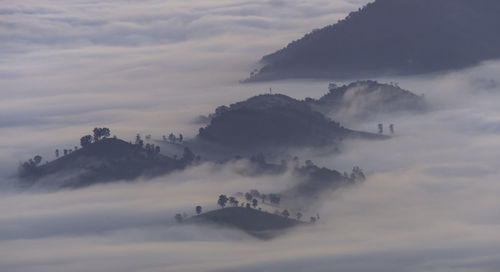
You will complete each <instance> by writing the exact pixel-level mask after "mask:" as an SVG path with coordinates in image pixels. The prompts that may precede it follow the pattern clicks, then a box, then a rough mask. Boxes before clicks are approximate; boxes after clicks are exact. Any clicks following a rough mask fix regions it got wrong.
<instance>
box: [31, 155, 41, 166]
mask: <svg viewBox="0 0 500 272" xmlns="http://www.w3.org/2000/svg"><path fill="white" fill-rule="evenodd" d="M33 161H34V162H35V165H39V164H40V163H41V162H42V156H40V155H36V156H35V157H34V158H33Z"/></svg>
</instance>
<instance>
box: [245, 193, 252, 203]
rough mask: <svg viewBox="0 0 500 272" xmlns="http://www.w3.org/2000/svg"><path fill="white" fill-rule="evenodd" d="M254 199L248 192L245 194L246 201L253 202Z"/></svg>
mask: <svg viewBox="0 0 500 272" xmlns="http://www.w3.org/2000/svg"><path fill="white" fill-rule="evenodd" d="M252 198H253V196H252V194H250V193H248V192H246V193H245V199H246V200H247V201H250V200H252Z"/></svg>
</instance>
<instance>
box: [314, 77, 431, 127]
mask: <svg viewBox="0 0 500 272" xmlns="http://www.w3.org/2000/svg"><path fill="white" fill-rule="evenodd" d="M307 101H308V102H309V103H310V104H311V105H312V106H313V108H314V109H317V110H319V111H321V112H323V113H325V114H329V115H333V116H336V117H338V118H340V119H344V118H357V119H367V118H370V117H372V116H376V115H377V114H381V113H398V112H423V111H425V110H426V109H427V103H426V101H425V99H424V97H423V96H419V95H416V94H414V93H412V92H410V91H408V90H404V89H402V88H400V87H399V86H397V85H392V84H381V83H378V82H376V81H371V80H365V81H357V82H353V83H350V84H349V85H343V86H336V85H334V84H331V85H330V87H329V91H328V93H327V94H325V95H324V96H322V97H321V98H320V99H318V100H314V99H308V100H307Z"/></svg>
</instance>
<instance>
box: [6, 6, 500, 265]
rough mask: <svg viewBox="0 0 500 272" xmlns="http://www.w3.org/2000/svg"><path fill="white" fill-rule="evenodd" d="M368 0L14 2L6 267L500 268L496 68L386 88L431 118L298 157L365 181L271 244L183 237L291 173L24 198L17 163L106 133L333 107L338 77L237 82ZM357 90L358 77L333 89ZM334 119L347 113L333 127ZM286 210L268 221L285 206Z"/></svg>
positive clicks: (121, 185) (209, 169) (9, 36)
mask: <svg viewBox="0 0 500 272" xmlns="http://www.w3.org/2000/svg"><path fill="white" fill-rule="evenodd" d="M368 2H369V1H354V0H352V1H348V0H336V1H327V2H325V1H321V0H314V1H307V3H303V2H301V1H252V2H247V1H167V2H161V1H152V0H151V1H149V0H148V1H141V2H140V3H139V2H137V3H132V2H129V1H103V2H100V3H94V1H78V2H72V3H69V2H64V3H60V2H57V1H56V2H54V1H45V0H44V1H29V0H26V1H22V3H20V2H18V1H7V2H4V3H2V7H1V8H0V41H2V42H1V43H0V84H1V86H2V88H0V95H2V100H1V101H0V148H1V150H2V152H1V154H0V184H1V186H0V190H1V191H0V270H2V271H20V272H25V271H37V272H43V271H51V272H54V271H65V272H67V271H256V270H257V271H258V270H260V271H304V270H306V269H307V270H308V271H337V270H338V271H353V272H354V271H371V272H374V271H409V272H413V271H415V272H417V271H435V272H446V271H468V272H469V271H478V272H486V271H497V270H498V267H500V262H499V261H498V260H500V256H499V254H498V252H500V236H499V235H498V233H499V231H500V215H499V213H498V211H499V210H500V200H499V199H498V195H499V194H500V186H499V184H498V180H500V170H499V169H500V167H499V166H500V165H499V164H500V163H499V161H498V159H497V158H498V157H499V155H500V154H499V153H500V152H499V150H500V141H499V132H500V108H499V107H498V105H497V103H496V101H498V99H499V98H500V86H499V85H498V84H497V77H498V75H499V73H500V63H499V62H497V61H492V62H486V63H482V64H481V65H479V66H477V67H475V68H471V69H467V70H462V71H450V72H446V73H439V74H433V75H426V76H413V77H391V78H387V77H385V78H384V77H382V78H373V80H378V81H379V82H398V84H399V86H401V87H402V88H404V89H407V90H410V91H412V92H414V93H416V94H419V95H420V94H424V96H425V98H426V100H427V101H428V102H429V103H430V110H429V111H428V112H427V113H424V114H403V113H401V114H398V115H380V116H377V117H376V118H375V119H371V120H365V121H356V122H350V121H348V120H346V122H345V123H342V125H344V126H346V127H348V128H351V129H358V130H363V131H369V132H376V129H377V124H378V123H383V124H384V126H385V128H387V126H388V124H391V123H392V124H395V135H394V137H393V138H391V139H390V140H386V141H376V142H373V141H346V142H344V144H343V145H342V146H341V153H340V154H330V153H327V152H322V151H321V150H314V149H301V150H296V151H294V152H295V154H294V155H297V156H299V157H300V158H301V160H302V161H304V160H307V159H310V160H312V161H314V163H316V164H318V165H319V166H322V167H328V168H331V169H336V170H338V171H340V172H343V171H349V170H350V169H352V167H353V166H355V165H358V166H360V167H361V168H362V169H363V170H364V172H365V174H367V180H366V181H365V182H364V183H362V184H358V185H356V186H352V187H348V188H345V189H340V190H337V191H335V192H334V193H333V194H331V195H329V196H328V197H326V198H325V199H322V201H321V202H320V203H318V204H317V205H316V206H314V209H315V210H314V212H313V211H311V212H310V214H306V215H305V216H314V215H315V214H316V213H318V214H319V215H320V216H321V219H320V220H319V221H318V223H317V224H315V225H312V226H307V227H301V228H296V229H293V230H291V231H288V232H287V233H285V234H284V235H281V236H279V237H277V238H276V239H273V240H269V241H262V240H259V239H256V238H255V237H252V236H250V235H248V234H246V233H244V232H241V231H238V230H234V229H225V228H221V227H215V226H212V227H206V226H196V225H189V226H183V225H179V224H176V223H175V221H174V215H175V214H176V213H184V212H185V213H187V214H189V215H193V214H194V213H195V211H194V207H195V206H196V205H201V206H202V207H203V209H204V210H209V209H214V208H216V204H217V202H216V200H217V197H218V195H219V194H222V193H225V194H229V195H230V194H234V193H236V192H245V191H248V190H250V189H259V190H261V191H264V192H278V191H281V190H285V189H287V188H289V186H290V185H291V184H293V178H294V177H291V176H290V174H289V173H285V174H283V175H278V176H260V177H243V176H241V175H239V174H238V173H237V171H236V170H237V169H238V167H239V166H238V165H235V164H228V165H225V166H220V165H214V164H212V163H202V164H200V165H197V166H194V167H192V168H189V169H187V170H185V171H179V172H175V173H172V174H169V175H166V176H161V177H158V178H155V179H153V180H145V179H140V180H138V181H134V182H129V181H128V182H127V181H119V182H114V183H109V184H103V185H94V186H90V187H87V188H83V189H78V190H69V189H67V190H58V191H53V190H44V188H31V189H29V190H20V189H18V188H16V187H15V186H14V184H16V182H17V180H16V178H15V173H16V169H17V166H18V164H19V162H20V161H25V160H27V159H29V158H31V157H33V156H34V155H36V154H40V155H42V156H43V158H44V159H43V160H44V161H45V160H52V159H54V158H55V156H54V150H55V149H56V148H59V149H60V148H65V147H73V146H75V145H78V144H79V142H78V139H79V138H80V137H81V136H82V135H85V134H88V133H89V132H90V131H91V129H92V128H93V127H96V126H107V127H109V128H110V129H111V131H112V132H111V133H112V134H115V135H117V136H118V137H120V138H123V139H126V140H131V139H133V138H134V137H135V134H136V133H141V134H152V136H153V138H154V139H160V137H161V135H165V134H167V133H170V132H175V133H183V134H184V135H186V137H187V138H191V137H194V136H195V135H196V133H197V131H198V128H199V127H200V125H199V124H196V123H195V122H193V120H195V118H196V117H197V116H199V115H206V114H209V113H211V112H213V110H214V109H215V108H216V107H217V106H220V105H228V104H231V103H234V102H237V101H239V100H242V99H246V98H249V97H251V96H253V95H257V94H262V93H267V92H269V88H272V91H273V92H274V93H284V94H286V95H289V96H292V97H294V98H297V99H303V98H306V97H313V98H319V97H320V96H321V95H323V94H325V93H326V92H327V91H328V83H329V82H328V81H316V80H290V81H277V82H269V83H258V84H256V83H254V84H239V83H238V81H239V80H241V79H244V78H245V77H247V76H248V72H249V71H251V70H252V69H253V68H255V67H257V65H258V64H257V63H254V61H255V60H256V59H257V58H258V56H262V55H265V54H267V53H270V52H273V51H274V50H276V49H277V48H280V47H282V46H283V45H284V44H286V43H287V42H288V41H290V40H294V39H297V38H299V37H301V36H302V35H303V34H304V33H307V32H308V31H310V30H311V29H315V28H318V27H322V26H324V25H328V24H331V23H334V22H336V21H337V20H339V19H341V18H343V17H344V16H345V15H346V14H347V13H348V12H349V11H351V10H356V9H357V8H358V7H359V6H361V5H363V4H366V3H368ZM335 83H337V84H344V83H349V82H347V81H346V82H335ZM332 118H334V119H335V116H332ZM271 212H272V211H271Z"/></svg>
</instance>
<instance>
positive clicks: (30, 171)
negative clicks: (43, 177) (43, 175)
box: [18, 155, 42, 176]
mask: <svg viewBox="0 0 500 272" xmlns="http://www.w3.org/2000/svg"><path fill="white" fill-rule="evenodd" d="M41 162H42V156H40V155H36V156H35V157H33V158H32V159H29V160H28V161H26V162H23V163H21V164H20V165H19V170H18V171H19V175H20V176H31V175H36V174H37V173H38V166H39V165H40V163H41Z"/></svg>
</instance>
